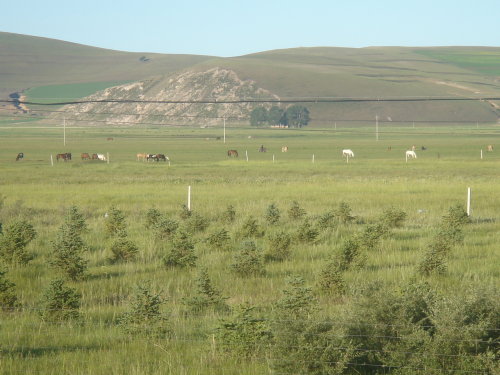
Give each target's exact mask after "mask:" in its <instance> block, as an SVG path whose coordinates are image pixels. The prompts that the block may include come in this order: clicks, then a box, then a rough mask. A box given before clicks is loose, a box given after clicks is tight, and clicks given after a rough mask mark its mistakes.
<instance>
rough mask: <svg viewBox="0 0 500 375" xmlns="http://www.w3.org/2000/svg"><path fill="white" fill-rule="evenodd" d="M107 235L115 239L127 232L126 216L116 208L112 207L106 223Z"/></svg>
mask: <svg viewBox="0 0 500 375" xmlns="http://www.w3.org/2000/svg"><path fill="white" fill-rule="evenodd" d="M104 228H105V231H106V234H107V235H108V236H110V237H113V236H115V235H117V234H118V233H120V232H121V231H124V230H126V223H125V215H124V214H123V212H122V211H120V210H119V209H118V208H116V207H115V206H112V207H111V208H110V209H109V212H108V213H107V217H106V221H105V223H104Z"/></svg>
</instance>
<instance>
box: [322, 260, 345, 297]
mask: <svg viewBox="0 0 500 375" xmlns="http://www.w3.org/2000/svg"><path fill="white" fill-rule="evenodd" d="M317 285H318V289H319V290H320V292H322V293H325V294H329V295H334V296H342V295H344V294H345V292H346V283H345V280H344V276H343V274H342V271H341V270H340V268H339V264H338V262H336V261H332V262H329V263H328V264H327V265H326V266H325V267H324V268H323V269H322V270H321V272H320V274H319V277H318V282H317Z"/></svg>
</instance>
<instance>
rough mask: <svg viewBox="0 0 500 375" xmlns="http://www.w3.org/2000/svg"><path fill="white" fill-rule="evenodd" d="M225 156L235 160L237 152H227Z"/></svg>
mask: <svg viewBox="0 0 500 375" xmlns="http://www.w3.org/2000/svg"><path fill="white" fill-rule="evenodd" d="M227 156H229V157H235V158H237V157H238V151H236V150H228V151H227Z"/></svg>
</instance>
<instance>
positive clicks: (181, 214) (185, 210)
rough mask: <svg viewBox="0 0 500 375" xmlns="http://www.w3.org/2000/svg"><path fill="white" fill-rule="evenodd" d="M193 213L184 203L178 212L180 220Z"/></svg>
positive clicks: (187, 217)
mask: <svg viewBox="0 0 500 375" xmlns="http://www.w3.org/2000/svg"><path fill="white" fill-rule="evenodd" d="M192 214H193V211H191V210H190V209H189V208H188V206H186V205H185V204H183V205H182V206H181V212H179V217H180V218H181V219H182V220H186V219H189V218H190V217H191V215H192Z"/></svg>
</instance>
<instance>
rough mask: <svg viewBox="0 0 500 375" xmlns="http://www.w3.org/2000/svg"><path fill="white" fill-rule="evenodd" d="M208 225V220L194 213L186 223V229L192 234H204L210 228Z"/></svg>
mask: <svg viewBox="0 0 500 375" xmlns="http://www.w3.org/2000/svg"><path fill="white" fill-rule="evenodd" d="M208 225H209V222H208V219H207V218H206V217H204V216H202V215H200V214H198V213H196V212H194V213H192V214H191V216H190V217H189V218H188V219H186V222H185V228H186V230H187V231H188V232H190V233H198V232H203V231H204V230H205V229H207V228H208Z"/></svg>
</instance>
